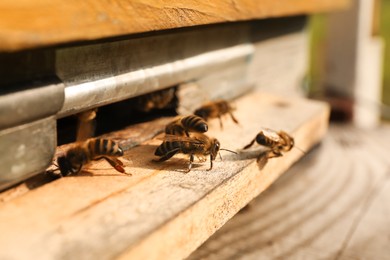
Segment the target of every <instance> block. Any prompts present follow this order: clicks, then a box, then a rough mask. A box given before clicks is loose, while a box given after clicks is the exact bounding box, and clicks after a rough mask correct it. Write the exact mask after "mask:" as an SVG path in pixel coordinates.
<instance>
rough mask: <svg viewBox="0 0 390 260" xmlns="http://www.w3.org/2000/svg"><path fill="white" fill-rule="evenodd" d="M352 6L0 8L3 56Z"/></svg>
mask: <svg viewBox="0 0 390 260" xmlns="http://www.w3.org/2000/svg"><path fill="white" fill-rule="evenodd" d="M349 2H350V1H349V0H337V1H336V0H334V1H329V0H316V1H308V0H295V1H291V0H281V1H270V0H261V1H255V0H234V1H224V0H218V1H213V2H212V3H211V2H201V1H200V2H199V1H188V0H187V1H169V3H168V2H159V1H154V0H136V1H126V0H115V1H113V0H111V1H101V0H100V1H94V0H88V1H82V2H80V1H65V2H64V1H60V0H52V1H49V2H48V1H46V0H38V1H26V0H18V1H13V0H3V1H1V2H0V11H1V14H2V15H1V19H0V51H16V50H21V49H26V48H35V47H42V46H48V45H53V44H60V43H67V42H74V41H82V40H96V39H102V38H107V37H115V36H122V35H128V34H134V33H143V32H151V31H157V30H165V29H173V28H182V27H188V26H195V25H205V24H214V23H221V22H232V21H243V20H249V19H259V18H267V17H280V16H287V15H297V14H305V13H313V12H324V11H330V10H336V9H341V8H345V7H346V6H347V5H348V4H349Z"/></svg>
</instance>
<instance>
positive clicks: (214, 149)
mask: <svg viewBox="0 0 390 260" xmlns="http://www.w3.org/2000/svg"><path fill="white" fill-rule="evenodd" d="M220 148H221V144H220V143H219V141H218V140H217V139H215V138H214V139H213V140H212V141H211V151H210V155H211V159H212V160H215V158H216V157H217V154H218V152H219V149H220Z"/></svg>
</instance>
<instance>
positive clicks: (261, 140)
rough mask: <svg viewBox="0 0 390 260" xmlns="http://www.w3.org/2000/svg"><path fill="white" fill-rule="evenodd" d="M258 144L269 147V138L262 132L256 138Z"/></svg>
mask: <svg viewBox="0 0 390 260" xmlns="http://www.w3.org/2000/svg"><path fill="white" fill-rule="evenodd" d="M256 142H257V143H258V144H261V145H267V138H266V137H265V135H264V133H263V132H260V133H259V134H258V135H257V136H256Z"/></svg>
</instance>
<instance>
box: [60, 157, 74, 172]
mask: <svg viewBox="0 0 390 260" xmlns="http://www.w3.org/2000/svg"><path fill="white" fill-rule="evenodd" d="M57 163H58V168H59V169H60V172H61V175H62V176H67V175H68V174H70V173H71V172H72V171H71V169H72V166H71V165H70V163H69V161H68V159H67V158H66V157H65V156H64V155H63V156H60V157H58V158H57Z"/></svg>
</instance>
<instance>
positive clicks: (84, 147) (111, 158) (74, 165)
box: [57, 138, 126, 176]
mask: <svg viewBox="0 0 390 260" xmlns="http://www.w3.org/2000/svg"><path fill="white" fill-rule="evenodd" d="M122 155H123V150H122V148H121V147H120V146H119V144H118V143H117V142H115V141H113V140H110V139H102V138H96V139H95V138H91V139H88V140H86V141H84V142H78V143H76V144H74V146H73V147H71V148H69V149H68V150H67V151H66V153H65V155H63V156H60V157H58V158H57V162H58V168H59V170H60V172H61V176H67V175H69V174H73V173H79V172H80V171H81V169H82V168H83V166H84V165H86V164H88V163H89V162H91V161H92V160H99V159H105V160H106V161H107V162H108V163H109V164H110V165H111V166H112V167H114V169H115V170H117V171H118V172H121V173H126V172H125V169H124V168H123V162H121V161H120V160H119V159H118V158H117V157H119V156H122Z"/></svg>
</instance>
